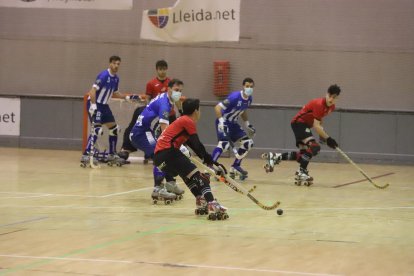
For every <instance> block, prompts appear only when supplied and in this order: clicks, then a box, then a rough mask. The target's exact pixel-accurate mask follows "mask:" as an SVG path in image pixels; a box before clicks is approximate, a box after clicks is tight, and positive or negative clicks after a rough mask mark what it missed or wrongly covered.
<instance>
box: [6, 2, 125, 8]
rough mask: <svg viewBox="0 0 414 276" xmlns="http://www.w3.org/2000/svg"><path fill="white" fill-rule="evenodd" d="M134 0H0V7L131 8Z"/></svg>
mask: <svg viewBox="0 0 414 276" xmlns="http://www.w3.org/2000/svg"><path fill="white" fill-rule="evenodd" d="M132 2H133V0H0V7H11V8H51V9H92V10H130V9H132Z"/></svg>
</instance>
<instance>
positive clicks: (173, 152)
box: [154, 99, 228, 220]
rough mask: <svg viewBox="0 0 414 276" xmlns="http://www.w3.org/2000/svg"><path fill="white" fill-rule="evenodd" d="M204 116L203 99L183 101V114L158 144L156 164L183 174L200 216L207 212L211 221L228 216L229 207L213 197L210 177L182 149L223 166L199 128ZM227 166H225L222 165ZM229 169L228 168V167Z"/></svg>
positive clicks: (208, 164)
mask: <svg viewBox="0 0 414 276" xmlns="http://www.w3.org/2000/svg"><path fill="white" fill-rule="evenodd" d="M199 119H200V101H199V100H198V99H186V100H185V101H184V102H183V114H182V116H181V117H179V118H178V119H177V120H175V121H174V122H173V123H172V124H171V125H169V126H168V127H167V128H166V129H165V130H164V131H163V132H162V134H161V136H160V137H159V138H158V141H157V145H156V147H155V155H154V165H155V166H157V167H158V168H159V169H160V170H162V171H163V172H165V173H167V174H169V175H171V176H173V177H175V176H177V175H179V176H180V177H181V178H182V179H183V180H184V183H185V184H186V185H187V187H188V188H189V189H190V191H191V193H192V194H193V195H194V197H195V198H196V210H195V213H196V214H197V215H207V214H208V218H209V219H211V220H215V219H219V220H224V219H227V218H228V214H227V208H226V207H224V206H222V205H220V204H219V203H218V202H217V201H216V200H215V199H214V196H213V193H212V192H211V188H210V178H209V176H207V175H205V174H204V173H201V172H200V171H199V170H198V168H197V167H196V166H195V165H194V164H193V163H192V162H191V160H190V159H189V157H188V156H186V155H185V153H183V152H182V151H181V150H180V148H181V147H182V146H183V144H185V145H187V146H189V147H190V148H191V149H192V150H193V151H194V152H195V153H196V154H197V155H198V156H199V157H200V158H201V159H202V160H203V163H204V164H206V165H207V166H210V167H213V165H216V166H220V167H222V165H221V164H218V163H217V162H214V161H213V158H212V157H211V155H210V154H209V153H207V151H206V149H205V147H204V145H203V144H202V143H201V141H200V139H199V137H198V135H197V129H196V123H197V121H198V120H199ZM222 168H224V167H222ZM224 170H225V169H224Z"/></svg>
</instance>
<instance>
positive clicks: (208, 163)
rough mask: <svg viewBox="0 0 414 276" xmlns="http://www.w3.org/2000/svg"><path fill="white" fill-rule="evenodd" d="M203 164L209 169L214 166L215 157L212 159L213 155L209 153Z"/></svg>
mask: <svg viewBox="0 0 414 276" xmlns="http://www.w3.org/2000/svg"><path fill="white" fill-rule="evenodd" d="M203 163H204V164H206V165H207V166H209V167H211V166H213V164H214V161H213V157H211V155H210V154H208V153H207V154H206V155H204V158H203Z"/></svg>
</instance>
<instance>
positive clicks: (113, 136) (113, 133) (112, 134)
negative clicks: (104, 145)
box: [109, 125, 120, 154]
mask: <svg viewBox="0 0 414 276" xmlns="http://www.w3.org/2000/svg"><path fill="white" fill-rule="evenodd" d="M118 132H120V128H119V126H118V125H115V126H114V127H112V128H110V129H109V154H114V153H115V151H116V143H117V142H118Z"/></svg>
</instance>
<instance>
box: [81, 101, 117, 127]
mask: <svg viewBox="0 0 414 276" xmlns="http://www.w3.org/2000/svg"><path fill="white" fill-rule="evenodd" d="M90 106H91V101H90V100H88V102H87V104H86V111H87V112H88V116H89V120H90V121H92V118H91V114H90V113H89V107H90ZM96 107H97V110H96V118H95V123H97V124H106V123H114V122H115V118H114V115H113V114H112V111H111V109H110V108H109V105H107V104H98V103H97V104H96Z"/></svg>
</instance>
